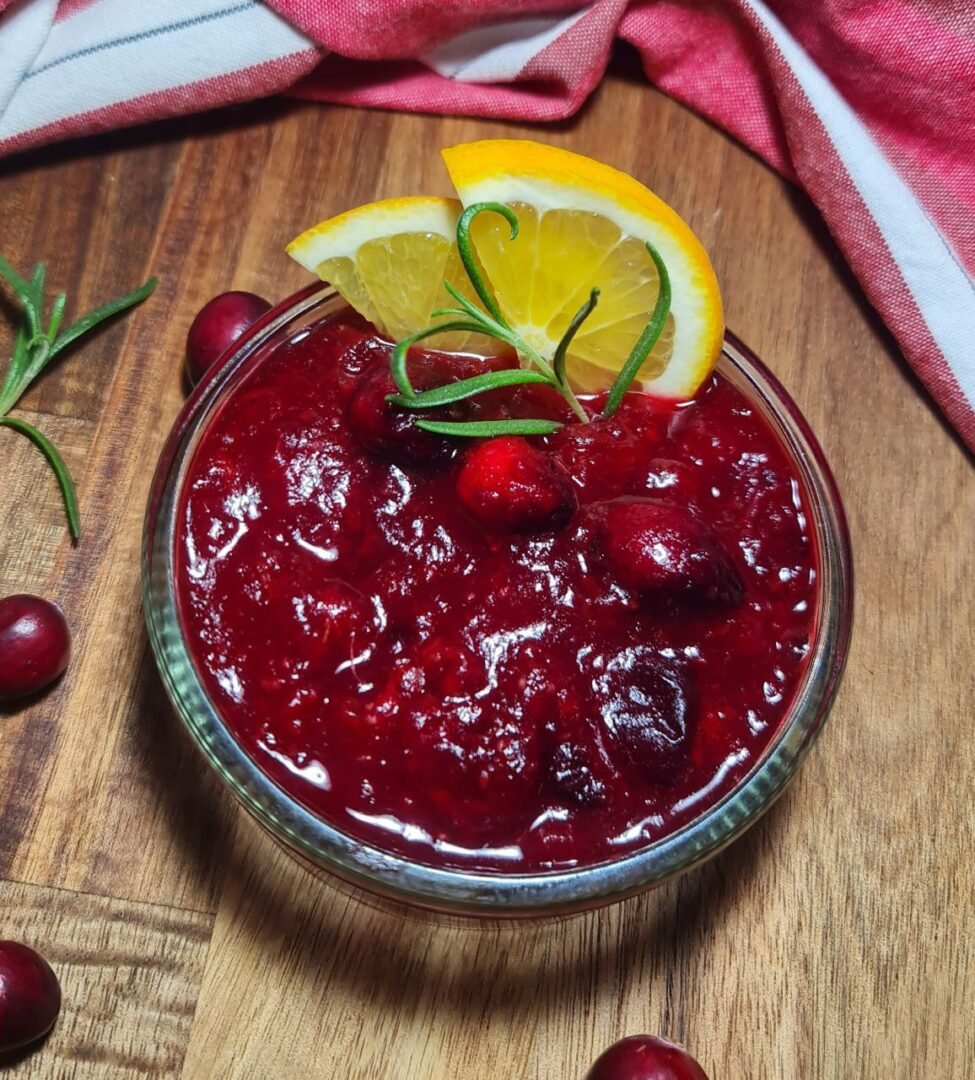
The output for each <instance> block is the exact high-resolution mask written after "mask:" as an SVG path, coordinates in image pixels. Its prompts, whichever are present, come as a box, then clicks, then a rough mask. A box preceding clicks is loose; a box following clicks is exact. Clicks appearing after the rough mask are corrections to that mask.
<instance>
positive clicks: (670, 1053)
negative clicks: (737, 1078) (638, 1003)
mask: <svg viewBox="0 0 975 1080" xmlns="http://www.w3.org/2000/svg"><path fill="white" fill-rule="evenodd" d="M585 1080H708V1078H707V1075H706V1073H705V1072H704V1070H703V1069H702V1068H701V1066H700V1065H698V1063H697V1062H696V1061H695V1060H694V1059H693V1058H692V1057H691V1055H690V1054H689V1053H688V1052H687V1051H686V1050H685V1049H684V1048H683V1047H682V1046H678V1045H677V1044H676V1043H672V1042H669V1041H668V1040H667V1039H661V1038H659V1037H658V1036H656V1035H631V1036H630V1037H629V1038H628V1039H620V1041H619V1042H618V1043H614V1044H613V1045H612V1046H611V1047H610V1048H609V1049H608V1050H606V1051H604V1052H603V1053H602V1054H600V1055H599V1057H598V1058H596V1060H595V1062H593V1066H592V1068H591V1069H590V1070H589V1072H587V1073H586V1076H585Z"/></svg>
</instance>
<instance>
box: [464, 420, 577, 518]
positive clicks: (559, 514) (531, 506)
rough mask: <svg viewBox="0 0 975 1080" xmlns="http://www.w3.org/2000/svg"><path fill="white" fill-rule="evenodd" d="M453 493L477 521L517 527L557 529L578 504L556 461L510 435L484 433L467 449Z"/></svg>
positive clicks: (524, 441) (565, 473) (561, 466)
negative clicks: (482, 439) (483, 437)
mask: <svg viewBox="0 0 975 1080" xmlns="http://www.w3.org/2000/svg"><path fill="white" fill-rule="evenodd" d="M457 497H458V498H459V499H460V501H461V503H462V504H463V505H464V507H465V508H466V509H467V510H468V511H469V512H470V513H471V514H473V515H474V517H476V518H477V519H478V521H480V522H482V523H483V524H485V525H489V526H491V527H493V528H498V529H502V530H509V531H511V532H521V533H534V532H545V531H548V530H552V529H559V528H561V527H562V526H563V525H565V524H566V522H567V521H568V520H569V518H571V517H572V515H573V514H574V513H575V510H576V507H577V505H578V502H577V499H576V494H575V491H574V489H573V487H572V481H571V480H570V479H569V475H568V473H567V472H566V471H565V468H564V467H563V465H562V464H561V462H559V461H558V460H557V459H556V458H555V457H553V456H552V455H551V454H547V453H545V452H544V451H543V450H539V449H538V448H537V447H534V446H532V445H531V443H529V442H527V441H526V440H525V439H522V438H519V437H518V436H516V435H503V436H501V437H500V438H497V439H489V440H488V441H487V442H483V443H481V444H480V445H479V446H475V447H474V448H473V449H472V450H470V451H469V452H468V454H467V457H466V458H465V459H464V464H463V466H462V468H461V470H460V473H459V475H458V477H457Z"/></svg>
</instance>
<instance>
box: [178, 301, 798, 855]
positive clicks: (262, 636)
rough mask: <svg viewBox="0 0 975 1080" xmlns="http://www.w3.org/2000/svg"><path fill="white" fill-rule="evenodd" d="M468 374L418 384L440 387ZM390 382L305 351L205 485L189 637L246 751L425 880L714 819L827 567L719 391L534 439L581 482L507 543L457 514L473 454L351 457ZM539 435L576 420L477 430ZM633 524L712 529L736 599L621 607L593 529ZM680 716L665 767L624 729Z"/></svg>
mask: <svg viewBox="0 0 975 1080" xmlns="http://www.w3.org/2000/svg"><path fill="white" fill-rule="evenodd" d="M478 364H480V361H474V360H471V359H468V360H466V361H458V360H456V358H448V357H439V356H437V355H434V356H432V357H426V358H425V359H424V358H422V357H421V358H420V364H419V366H420V368H422V369H423V370H424V371H426V373H427V374H429V375H430V376H431V378H432V379H433V381H446V379H447V378H448V377H451V376H453V377H457V376H458V375H465V374H471V373H472V372H473V371H474V370H478V368H477V367H476V365H478ZM387 365H388V347H387V346H385V345H384V344H383V343H382V342H381V341H379V340H377V339H376V338H375V337H374V336H372V334H371V331H370V329H369V328H368V327H367V326H365V325H364V324H362V323H359V322H358V321H356V320H355V319H354V317H352V316H348V315H347V316H344V317H340V318H338V319H333V320H330V321H325V322H322V323H319V324H317V325H316V326H314V327H312V328H311V329H310V330H309V331H303V332H301V333H299V334H298V335H296V337H295V338H294V339H293V340H292V341H291V342H289V343H288V344H286V345H283V346H281V347H279V348H277V349H276V350H275V352H274V353H273V354H272V355H271V356H270V357H268V358H267V359H266V360H265V361H264V362H263V363H262V364H261V365H260V366H259V368H258V369H257V370H256V371H255V372H254V373H253V374H252V375H250V376H249V377H248V378H247V380H246V381H245V382H244V383H243V384H242V385H241V386H240V387H239V388H238V389H236V390H235V391H234V393H233V394H232V395H231V397H230V398H229V400H228V401H227V402H226V403H225V404H224V406H223V407H222V408H221V410H220V412H219V413H218V414H217V415H216V417H215V418H214V419H213V421H212V422H211V424H210V426H209V427H208V429H207V431H206V432H205V434H204V436H203V438H202V441H201V443H200V445H199V447H198V449H197V451H196V454H195V456H194V458H193V461H192V463H191V465H190V472H189V476H188V479H187V483H186V486H185V488H184V495H183V502H182V507H181V516H180V521H181V526H180V534H179V536H178V553H177V555H178V560H177V561H178V569H177V572H178V592H179V600H180V607H181V616H182V619H183V622H184V625H185V627H186V632H187V636H188V638H189V641H190V647H191V651H192V653H193V656H194V658H195V660H196V663H197V665H198V667H199V669H200V671H201V674H202V676H203V678H204V681H205V683H206V685H207V687H208V690H209V691H210V693H211V694H212V695H213V697H214V700H215V701H216V703H217V705H218V707H219V708H220V709H221V711H222V712H223V714H224V716H225V717H226V720H227V722H228V724H229V726H230V728H231V730H232V731H233V732H234V734H235V735H236V737H237V738H238V739H239V741H240V742H241V744H242V745H243V747H244V748H245V749H246V750H247V752H248V753H249V754H250V755H251V756H252V758H253V759H254V760H255V761H256V762H257V763H258V764H259V765H260V766H261V768H263V769H264V770H265V771H266V772H267V773H268V774H269V775H270V776H271V777H272V778H273V779H274V780H275V781H276V782H277V783H278V784H279V785H280V786H281V787H283V788H284V789H285V790H287V791H288V792H289V793H291V794H292V795H293V796H294V797H295V798H297V799H298V800H300V801H301V802H302V803H304V804H305V805H306V806H307V807H308V808H309V809H311V810H312V811H314V812H315V813H317V814H319V815H320V816H322V817H323V818H325V819H326V820H328V821H330V822H332V823H334V824H335V825H336V826H338V827H339V828H341V829H343V830H345V831H347V832H349V833H351V834H353V835H354V836H357V837H359V838H361V839H362V840H364V841H366V842H367V843H369V844H371V845H374V846H376V847H379V848H383V849H386V850H391V851H395V852H398V853H402V854H405V855H407V856H409V857H410V858H412V859H415V860H417V861H420V862H425V863H429V864H432V865H440V866H455V867H466V868H469V869H485V870H497V871H501V872H504V871H507V872H512V873H514V872H527V871H536V870H546V869H552V868H564V867H570V866H577V865H588V864H593V863H596V862H600V861H603V860H606V859H613V858H616V857H618V856H620V855H622V854H624V853H628V852H630V851H633V850H635V849H637V848H640V847H642V846H645V845H646V844H647V843H648V842H651V841H653V840H655V839H657V838H659V837H661V836H663V835H665V834H667V833H669V832H671V831H673V830H674V829H675V828H677V827H679V826H680V825H681V824H683V823H686V822H687V821H689V820H691V819H693V818H694V817H696V816H698V815H699V814H700V813H701V812H702V811H703V810H705V809H706V808H707V807H708V806H709V805H711V804H713V803H714V802H715V801H717V800H718V799H719V798H721V797H722V796H723V795H724V794H726V793H727V792H728V791H729V790H730V789H731V788H732V787H733V786H734V785H735V784H736V782H737V781H739V780H740V779H741V778H742V777H743V776H744V775H745V774H746V773H747V772H748V771H749V769H750V768H751V767H752V766H753V764H754V763H755V761H756V760H757V758H758V757H759V756H760V755H761V753H762V751H763V750H764V748H765V747H766V746H767V744H768V742H769V740H770V739H771V738H772V736H773V735H774V734H775V732H776V730H777V728H778V726H779V724H780V722H781V720H782V718H783V716H784V714H785V712H786V711H787V708H788V705H789V702H790V700H791V698H792V695H793V693H794V690H795V687H796V684H797V681H798V679H799V677H800V675H801V673H802V670H803V667H804V664H805V662H806V655H807V652H808V643H809V640H810V635H811V633H812V627H813V625H814V619H815V612H814V607H815V595H816V557H815V552H814V550H813V546H812V543H811V541H810V539H809V536H808V528H807V515H806V511H805V508H804V506H803V503H802V497H801V494H800V488H799V483H798V480H797V479H796V477H795V476H794V474H793V472H792V469H791V466H790V464H789V462H788V460H787V458H786V456H785V454H784V452H783V451H782V450H781V448H780V447H779V444H778V442H777V439H776V437H775V436H774V434H773V433H772V432H771V430H770V429H769V428H768V426H767V424H766V423H765V421H764V420H763V419H762V418H761V417H760V416H759V415H758V414H757V413H756V411H755V410H753V408H752V407H751V406H750V405H749V404H748V403H747V401H746V400H745V399H744V398H743V397H742V395H741V394H740V393H739V392H738V391H737V390H736V389H734V388H733V387H732V386H731V385H730V383H728V382H727V381H726V380H724V379H723V378H721V377H720V376H715V377H714V378H713V379H712V380H711V382H710V383H709V384H708V386H707V387H706V388H705V389H704V390H703V391H702V392H701V394H700V395H699V396H698V398H697V399H696V400H695V401H694V402H692V403H689V404H684V405H681V406H675V407H668V406H663V405H661V404H659V403H655V402H653V401H652V400H651V399H649V398H648V397H646V396H645V395H642V394H629V395H627V397H626V399H625V400H624V403H623V405H622V407H621V408H620V411H619V412H618V413H617V415H616V416H615V417H613V418H612V419H611V420H608V421H607V420H598V421H596V422H594V423H592V424H589V425H580V424H567V425H566V427H564V428H563V429H562V430H561V431H560V432H558V433H556V434H555V435H553V436H549V437H547V438H545V439H534V440H532V442H533V443H534V444H535V445H536V446H537V447H539V448H542V449H545V450H547V451H549V452H551V453H552V454H554V455H555V457H556V458H557V459H558V460H559V461H560V462H562V463H563V464H564V465H565V466H566V468H567V470H568V472H569V473H570V475H571V477H572V482H573V484H574V485H575V490H576V493H577V496H578V501H579V504H580V505H579V509H578V510H577V512H576V513H575V514H574V515H573V517H572V518H571V520H570V521H569V523H568V524H567V525H565V526H564V527H562V528H559V529H557V530H554V531H551V532H547V533H545V532H543V533H538V534H535V535H523V534H518V533H511V532H508V531H504V530H497V531H495V530H492V529H490V528H486V527H485V526H484V525H483V524H481V523H478V522H477V521H476V520H475V519H474V518H472V517H471V516H470V514H469V513H468V512H467V511H466V510H465V509H464V508H463V506H462V505H461V503H460V502H459V500H458V498H457V495H456V479H457V474H458V471H459V470H460V468H461V465H462V458H463V455H464V453H465V452H466V451H467V450H468V447H469V444H467V443H463V442H460V441H459V440H457V441H455V442H454V443H453V444H452V446H446V447H445V448H444V447H441V451H440V452H438V453H435V454H432V455H431V457H432V460H430V461H428V462H426V463H425V464H422V465H417V464H411V463H409V462H408V461H406V460H399V461H397V460H396V459H395V457H396V455H395V453H394V454H393V457H384V456H382V455H380V454H376V453H374V452H370V451H367V450H366V449H364V448H363V445H362V444H361V442H360V441H359V440H358V439H357V438H356V437H355V435H354V434H353V433H352V431H350V427H349V422H348V417H349V413H350V410H349V400H350V398H351V397H352V395H353V394H354V393H355V392H356V391H357V390H358V389H360V388H361V386H362V384H363V381H364V378H365V377H367V376H370V373H371V377H372V378H377V377H378V376H379V374H381V373H383V372H385V370H386V366H387ZM590 405H592V406H593V407H595V406H596V405H598V402H590ZM465 408H466V407H465ZM546 413H547V414H550V415H552V416H556V417H558V418H564V410H563V408H562V403H561V401H560V399H558V398H555V399H553V398H552V397H551V396H550V391H548V390H547V388H541V389H538V388H536V387H531V388H521V389H519V390H517V391H514V392H511V391H504V392H496V393H495V394H494V395H492V396H491V398H490V399H488V400H487V401H485V402H484V403H482V404H480V405H478V406H475V407H473V409H470V408H466V411H465V415H468V416H479V417H483V416H498V415H513V416H519V415H532V416H538V415H543V414H546ZM620 497H638V498H643V499H648V500H650V501H651V502H653V503H655V504H661V505H664V506H668V507H669V506H677V507H679V508H681V512H684V511H687V512H689V513H691V514H692V515H693V517H694V520H699V521H701V522H703V523H706V525H707V527H708V528H709V529H710V530H711V533H712V534H713V535H714V536H715V537H717V539H718V541H720V544H721V546H722V547H723V549H724V551H725V552H726V554H727V556H728V558H729V559H730V561H731V563H732V564H733V566H734V568H735V570H736V571H737V573H738V575H739V576H740V579H741V584H742V586H743V595H742V598H741V600H740V602H738V603H736V604H713V603H707V602H704V603H698V602H697V601H695V600H693V599H685V600H673V599H668V598H666V597H663V598H662V597H660V596H656V597H654V596H649V595H646V594H641V593H639V592H637V591H634V590H633V589H630V588H627V587H626V585H624V584H622V583H621V582H620V580H619V575H617V574H616V573H615V572H614V569H613V567H612V566H611V565H609V564H608V563H607V561H606V559H605V558H603V557H602V553H603V549H604V547H605V540H604V539H603V540H600V535H599V531H598V528H596V525H595V524H594V523H596V522H598V521H600V520H604V519H601V518H600V516H599V515H600V514H604V509H601V507H604V504H607V500H618V499H619V498H620ZM608 505H609V506H610V507H612V506H615V505H618V504H617V503H614V502H610V503H608ZM675 702H676V706H675V707H676V708H677V711H678V712H679V716H677V717H676V719H675V720H674V721H673V722H672V721H671V720H670V719H668V717H667V716H666V715H664V716H662V718H660V717H658V722H656V727H655V729H654V731H653V732H651V734H652V736H653V739H655V740H657V741H656V743H654V744H653V745H657V746H661V747H663V748H664V749H665V751H666V752H665V753H663V754H662V755H661V756H660V758H659V760H657V759H655V758H654V757H653V755H648V753H647V752H646V746H647V745H649V744H647V743H646V742H645V740H644V742H642V743H641V742H639V740H640V739H641V738H642V737H643V734H644V733H642V732H641V729H640V728H639V726H638V727H637V728H636V729H634V728H632V726H631V727H630V728H628V727H627V726H626V725H627V723H630V722H631V721H632V718H633V716H634V715H635V713H634V710H636V713H639V710H640V709H641V708H643V707H644V706H646V707H647V708H648V709H649V710H650V712H653V711H654V710H655V709H656V710H657V711H658V712H660V710H661V709H662V708H663V707H669V706H670V705H674V703H675ZM628 718H629V719H628ZM637 720H638V723H639V721H640V717H639V716H637ZM633 731H635V732H636V737H637V743H638V744H637V745H636V746H635V744H634V742H633V739H632V738H629V736H628V732H629V733H632V732H633Z"/></svg>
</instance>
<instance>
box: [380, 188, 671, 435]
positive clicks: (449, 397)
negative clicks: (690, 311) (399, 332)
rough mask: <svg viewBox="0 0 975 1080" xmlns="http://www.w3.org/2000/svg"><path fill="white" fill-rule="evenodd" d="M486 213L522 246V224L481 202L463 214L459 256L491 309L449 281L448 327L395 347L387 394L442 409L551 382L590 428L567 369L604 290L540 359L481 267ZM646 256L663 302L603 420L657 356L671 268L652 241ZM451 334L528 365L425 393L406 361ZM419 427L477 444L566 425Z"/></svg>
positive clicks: (406, 403)
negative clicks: (479, 236)
mask: <svg viewBox="0 0 975 1080" xmlns="http://www.w3.org/2000/svg"><path fill="white" fill-rule="evenodd" d="M484 212H490V213H495V214H500V215H501V216H502V217H503V218H504V219H505V220H506V221H507V222H508V225H509V227H510V229H511V232H510V239H511V240H515V239H517V237H518V218H517V217H516V216H515V213H514V211H513V210H511V208H510V207H507V206H504V205H503V204H501V203H495V202H483V203H474V204H473V205H472V206H469V207H467V209H466V210H464V212H463V213H462V214H461V215H460V219H459V220H458V222H457V250H458V252H459V254H460V259H461V262H462V263H463V266H464V270H465V271H466V273H467V276H468V278H469V279H470V282H471V286H472V287H473V289H474V292H475V293H476V294H477V297H478V299H479V300H480V301H481V303H482V304H483V305H484V310H483V311H482V310H481V309H480V308H479V307H478V306H477V305H476V304H474V303H472V302H471V301H470V300H468V299H467V297H465V296H463V295H462V294H461V293H459V292H458V291H457V290H456V289H455V288H454V287H453V286H452V285H450V283H449V282H446V281H445V282H444V289H445V290H446V292H447V294H448V295H449V296H450V297H451V299H452V300H454V302H455V303H456V304H457V306H456V307H448V308H440V309H439V310H437V311H434V312H433V315H432V317H433V318H435V319H446V320H447V321H445V322H438V323H434V325H433V326H428V327H427V328H426V329H424V330H420V331H419V332H418V333H416V334H411V335H410V336H409V337H406V338H404V339H403V340H402V341H400V342H398V343H397V344H396V346H395V347H394V349H393V353H392V357H391V360H390V369H391V371H392V375H393V379H394V381H395V383H396V386H397V388H398V390H399V393H398V394H390V395H388V396H387V401H390V402H392V403H393V404H395V405H399V406H400V407H401V408H404V409H417V410H420V409H433V408H437V407H438V406H441V405H448V404H453V403H454V402H457V401H463V400H464V399H465V398H469V397H474V396H475V395H477V394H482V393H485V392H486V391H489V390H497V389H498V388H499V387H504V386H517V385H519V384H523V383H545V384H547V385H549V386H551V387H552V388H553V389H554V390H556V391H557V392H558V393H559V394H561V395H562V397H563V398H564V399H565V400H566V402H567V403H568V405H569V408H570V409H571V410H572V412H573V413H574V414H575V416H576V418H577V419H578V420H579V421H581V422H582V423H589V420H590V417H589V414H588V413H587V412H586V410H585V409H584V408H583V407H582V405H581V404H580V402H579V399H578V398H577V397H576V395H575V393H574V391H573V390H572V387H571V386H570V384H569V380H568V377H567V376H566V371H565V365H566V357H567V354H568V350H569V346H570V344H571V342H572V339H573V338H574V337H575V335H576V334H577V333H578V332H579V328H580V327H581V326H582V324H583V323H584V322H585V321H586V319H588V318H589V316H590V315H591V314H592V313H593V311H594V310H595V308H596V304H597V303H598V302H599V289H597V288H593V289H592V291H591V292H590V294H589V299H588V300H587V301H586V302H585V303H584V304H583V305H582V307H580V308H579V310H578V311H577V312H576V313H575V315H574V316H573V317H572V320H571V321H570V323H569V325H568V327H567V328H566V331H565V333H564V334H563V335H562V338H561V340H560V341H559V343H558V345H557V346H556V348H555V351H554V353H553V354H552V357H551V358H550V359H549V358H547V357H545V356H542V355H541V354H539V353H538V352H537V350H535V349H534V348H532V347H531V346H530V345H529V344H528V342H526V341H525V340H524V338H522V337H521V335H520V334H518V333H517V331H515V330H514V329H513V328H512V327H511V326H510V325H509V324H508V322H507V320H506V319H505V318H504V316H503V314H502V313H501V309H500V308H499V307H498V305H497V302H496V300H495V298H494V296H493V295H492V294H491V290H490V289H489V288H488V285H487V283H486V282H485V280H484V277H483V275H482V274H481V270H480V267H479V266H478V265H477V259H476V258H475V256H474V249H473V247H472V244H471V235H470V230H471V223H472V222H473V221H474V218H475V217H477V215H478V214H481V213H484ZM647 251H648V252H649V253H650V258H651V259H653V262H654V265H655V266H656V268H657V273H658V275H659V280H660V288H659V291H658V294H657V300H656V304H655V305H654V310H653V313H652V314H651V317H650V322H649V323H648V324H647V327H646V329H645V330H644V331H643V333H642V334H641V335H640V337H639V338H638V340H637V342H636V344H635V345H634V346H633V349H632V351H631V353H630V355H629V357H628V358H627V360H626V363H625V364H624V365H623V366H622V368H621V369H620V372H619V374H618V375H617V376H616V379H615V380H614V381H613V385H612V386H611V388H610V391H609V395H608V396H607V399H606V403H605V405H604V406H603V411H602V415H603V416H612V415H613V413H614V412H616V410H617V409H618V408H619V405H620V402H621V401H622V400H623V395H624V394H625V393H626V391H627V390H628V389H629V387H630V385H631V384H632V382H633V380H634V379H635V378H636V376H637V373H638V372H639V370H640V368H641V366H642V365H643V363H644V361H645V360H646V358H647V357H648V356H649V355H650V350H651V349H652V348H653V347H654V345H655V344H656V343H657V339H658V338H659V337H660V334H661V331H662V330H663V328H664V324H665V322H666V321H667V315H668V313H669V311H670V300H671V288H670V277H669V275H668V273H667V267H666V266H665V265H664V261H663V259H662V258H661V256H660V254H659V252H658V251H657V250H656V249H655V248H654V247H653V246H652V245H651V244H649V243H648V244H647ZM452 331H467V332H469V333H474V334H486V335H487V336H488V337H493V338H495V339H496V340H498V341H502V342H504V343H505V344H506V345H509V346H510V347H511V348H513V349H514V350H515V351H516V352H517V354H518V355H519V356H520V357H521V358H522V360H523V361H524V362H527V364H528V365H529V366H528V367H527V368H521V369H517V368H516V369H512V370H503V371H492V372H487V373H486V374H484V375H475V376H473V377H472V378H469V379H461V380H459V381H457V382H453V383H449V384H447V385H446V386H438V387H435V388H434V389H432V390H425V391H421V392H419V393H418V392H417V391H416V390H415V389H414V387H413V384H412V383H411V382H410V377H409V372H408V371H407V356H408V353H409V350H410V348H411V347H412V346H413V345H416V344H417V343H418V342H420V341H423V340H425V339H426V338H428V337H433V336H434V335H436V334H443V333H447V332H452ZM533 369H534V370H533ZM416 423H417V427H420V428H422V429H423V430H424V431H431V432H435V433H437V434H440V435H461V436H467V437H476V438H484V437H486V436H493V435H547V434H550V433H551V432H553V431H557V430H558V429H559V428H560V427H562V424H561V423H560V422H559V421H556V420H542V419H538V420H532V419H527V420H476V421H470V422H460V421H456V422H455V421H446V420H445V421H434V420H418V421H417V422H416Z"/></svg>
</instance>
